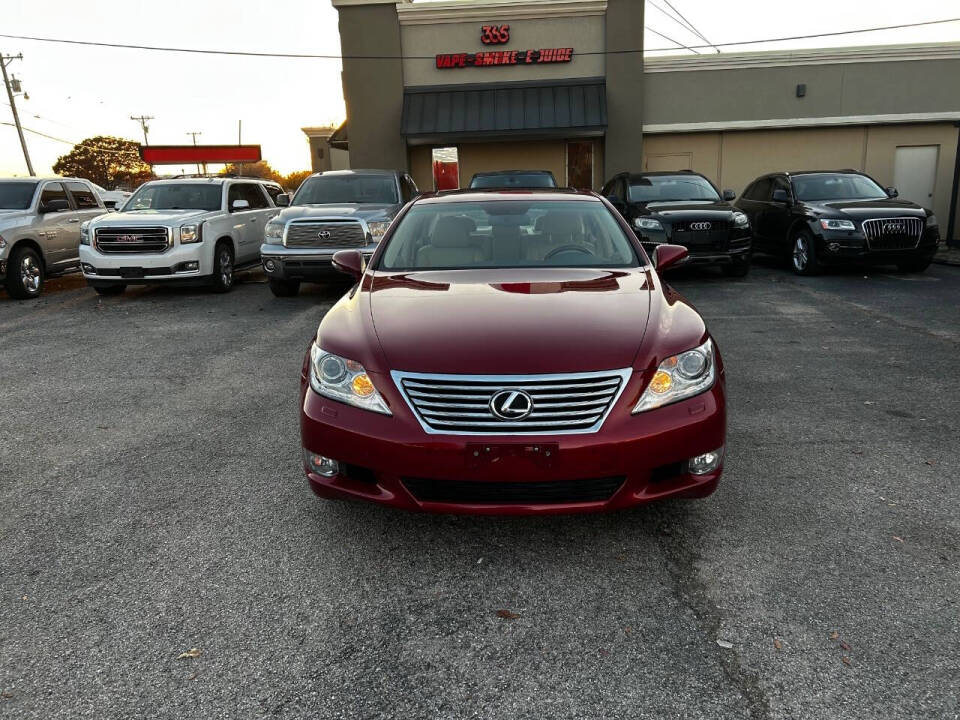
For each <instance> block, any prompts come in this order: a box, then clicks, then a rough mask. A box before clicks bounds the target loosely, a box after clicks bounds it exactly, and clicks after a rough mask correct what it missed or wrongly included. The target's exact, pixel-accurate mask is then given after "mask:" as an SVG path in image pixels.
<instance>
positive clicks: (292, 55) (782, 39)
mask: <svg viewBox="0 0 960 720" xmlns="http://www.w3.org/2000/svg"><path fill="white" fill-rule="evenodd" d="M954 22H960V17H954V18H944V19H942V20H925V21H923V22H915V23H900V24H897V25H884V26H879V27H868V28H858V29H856V30H837V31H834V32H825V33H813V34H811V35H789V36H786V37H777V38H764V39H762V40H738V41H735V42H725V43H707V44H706V45H689V46H686V47H689V48H690V49H691V50H693V49H698V50H703V49H704V48H720V47H732V46H734V45H758V44H762V43H773V42H787V41H790V40H812V39H815V38H824V37H839V36H842V35H858V34H860V33H870V32H882V31H884V30H904V29H907V28H915V27H926V26H930V25H944V24H946V23H954ZM0 37H2V38H11V39H14V40H31V41H34V42H47V43H60V44H63V45H86V46H90V47H107V48H121V49H126V50H154V51H158V52H179V53H192V54H198V55H235V56H241V57H265V58H298V59H310V60H433V59H435V57H436V56H434V55H329V54H314V53H276V52H252V51H243V50H210V49H205V48H181V47H167V46H159V45H127V44H122V43H105V42H93V41H91V40H65V39H63V38H48V37H37V36H32V35H9V34H4V33H0ZM676 49H677V48H666V47H665V48H646V49H642V48H633V49H631V50H596V51H587V52H579V53H577V55H625V54H633V53H639V52H665V51H668V50H676Z"/></svg>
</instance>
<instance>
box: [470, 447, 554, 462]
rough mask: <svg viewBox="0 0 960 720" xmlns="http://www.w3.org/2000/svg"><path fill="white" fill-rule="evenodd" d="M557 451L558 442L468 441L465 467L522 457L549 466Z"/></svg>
mask: <svg viewBox="0 0 960 720" xmlns="http://www.w3.org/2000/svg"><path fill="white" fill-rule="evenodd" d="M559 451H560V445H559V443H468V444H467V467H471V468H477V467H486V466H488V465H493V464H495V463H498V462H501V461H502V460H506V459H508V458H522V459H525V460H529V461H530V462H532V463H533V464H535V465H538V466H539V467H544V468H550V467H553V465H554V463H555V462H556V459H557V455H558V454H559Z"/></svg>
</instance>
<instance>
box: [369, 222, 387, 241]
mask: <svg viewBox="0 0 960 720" xmlns="http://www.w3.org/2000/svg"><path fill="white" fill-rule="evenodd" d="M367 227H368V228H370V237H371V238H373V240H374V242H380V239H381V238H382V237H383V236H384V234H385V233H386V232H387V228H388V227H390V221H389V220H374V221H373V222H368V223H367Z"/></svg>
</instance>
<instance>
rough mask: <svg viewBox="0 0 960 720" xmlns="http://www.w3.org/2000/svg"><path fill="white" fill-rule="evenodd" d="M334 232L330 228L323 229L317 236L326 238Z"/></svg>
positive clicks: (322, 238)
mask: <svg viewBox="0 0 960 720" xmlns="http://www.w3.org/2000/svg"><path fill="white" fill-rule="evenodd" d="M332 234H333V233H331V232H330V231H329V230H321V231H320V232H318V233H317V237H318V238H320V239H321V240H326V239H327V238H329V237H330V236H331V235H332Z"/></svg>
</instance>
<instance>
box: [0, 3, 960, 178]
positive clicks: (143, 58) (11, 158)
mask: <svg viewBox="0 0 960 720" xmlns="http://www.w3.org/2000/svg"><path fill="white" fill-rule="evenodd" d="M637 1H639V0H637ZM671 2H672V3H673V6H674V7H675V8H676V9H677V10H679V11H680V12H682V13H683V14H684V15H685V16H686V18H687V19H688V20H689V21H690V22H692V23H693V24H694V25H695V26H696V27H697V29H698V30H700V32H702V33H703V34H704V35H705V36H706V37H707V38H708V39H709V40H710V41H711V42H716V43H721V42H735V41H745V40H754V39H767V38H774V37H782V36H785V35H806V34H813V33H822V32H835V31H839V30H852V29H859V28H865V27H877V26H885V25H895V24H900V23H909V22H921V21H926V20H939V19H943V18H948V17H960V4H957V3H955V2H945V0H912V2H910V3H909V4H905V3H903V2H901V1H900V0H896V1H894V0H873V1H872V2H870V3H864V2H862V0H803V5H802V11H799V10H796V9H793V8H790V9H789V11H788V8H789V7H790V6H788V5H785V4H783V3H772V2H769V0H727V1H726V2H717V1H716V0H671ZM655 5H657V6H660V7H662V8H664V9H666V10H669V8H668V7H667V5H666V2H665V0H650V1H649V2H648V3H647V9H646V25H647V28H648V31H647V33H646V37H645V38H644V47H645V48H647V49H660V48H666V47H670V46H671V43H670V42H668V41H666V40H664V39H663V38H661V37H658V36H657V35H655V34H654V33H653V32H652V31H654V30H655V31H658V32H660V33H663V34H665V35H668V36H670V37H672V38H674V39H675V40H677V41H679V42H680V43H682V44H694V43H700V40H699V38H697V37H696V36H694V35H693V34H692V33H691V32H690V31H689V30H687V29H685V28H683V27H682V26H681V25H680V24H678V23H677V22H675V21H673V20H671V19H669V18H668V17H667V16H666V15H665V14H663V13H662V12H660V10H658V9H657V7H655ZM865 7H868V8H869V12H864V8H865ZM786 17H789V22H787V21H785V18H786ZM0 33H5V34H13V35H33V36H41V37H52V38H63V39H70V40H90V41H97V42H113V43H125V42H126V43H136V44H143V45H166V46H177V47H190V48H211V49H222V50H244V51H257V52H288V53H296V52H301V53H314V54H334V55H335V54H338V53H339V52H340V37H339V32H338V29H337V12H336V10H334V9H333V7H332V5H331V3H330V0H273V2H263V0H257V1H256V2H254V1H253V0H229V1H227V0H189V1H188V0H164V2H157V1H156V0H150V2H144V1H143V0H90V1H88V2H86V3H78V2H76V1H75V0H69V1H68V0H45V1H44V2H43V3H38V2H37V1H36V0H0ZM958 41H960V22H955V23H949V24H944V25H935V26H929V27H922V28H910V29H901V30H895V31H885V32H873V33H864V34H859V35H847V36H841V37H836V38H821V39H813V40H795V41H789V42H780V43H770V44H763V45H750V46H741V47H737V46H734V47H729V48H727V47H725V48H723V52H738V51H739V52H743V51H757V50H774V49H785V48H801V47H803V48H810V47H837V46H845V45H882V44H890V43H912V42H958ZM680 52H681V53H682V54H690V53H689V51H686V50H682V51H680ZM701 52H709V51H704V50H701ZM0 53H3V54H5V55H9V54H13V55H16V54H19V53H23V56H24V58H23V60H22V61H15V62H14V63H12V64H11V65H10V67H9V69H8V72H10V73H12V74H13V75H15V76H16V77H17V78H19V79H20V80H21V82H22V84H23V89H24V91H26V93H27V94H28V95H29V99H25V98H23V97H18V98H17V99H16V102H17V107H18V109H19V110H20V119H21V122H22V123H23V125H24V126H25V127H26V128H30V129H32V130H36V131H39V132H42V133H45V134H47V135H51V136H54V137H56V138H59V139H61V140H66V141H69V142H58V141H55V140H50V139H47V138H43V137H40V136H38V135H35V134H31V133H27V142H28V147H29V150H30V154H31V158H32V160H33V164H34V168H35V170H36V171H37V173H38V174H41V175H42V174H50V173H51V166H52V165H53V164H54V163H55V162H56V160H57V157H58V156H60V155H62V154H64V153H65V152H68V151H69V150H70V147H71V144H70V143H72V142H78V141H80V140H82V139H84V138H87V137H91V136H94V135H115V136H118V137H124V138H129V139H131V140H137V141H141V140H142V132H141V129H140V125H139V124H138V123H136V122H135V121H133V120H130V116H131V115H152V116H154V119H153V120H152V121H150V122H149V126H150V134H149V140H150V143H151V144H157V145H160V144H165V145H166V144H170V145H173V144H181V143H189V142H192V140H191V138H190V136H189V135H188V134H187V133H188V132H191V131H198V132H200V133H202V134H201V135H200V136H198V137H197V142H198V143H201V144H227V143H235V142H236V141H237V134H238V121H240V120H242V122H243V136H242V139H243V141H244V142H246V143H259V144H260V145H261V146H262V148H263V157H264V159H265V160H267V161H268V162H269V163H270V164H271V165H273V166H274V167H275V168H277V169H278V170H280V171H281V172H284V173H289V172H292V171H294V170H302V169H308V168H309V163H310V155H309V148H308V145H307V140H306V136H305V135H304V134H303V133H302V132H301V130H300V128H302V127H306V126H312V125H328V124H339V123H340V122H341V121H342V120H343V119H344V117H345V110H344V105H343V93H342V87H341V84H340V69H341V66H340V61H339V60H335V59H334V60H320V59H280V58H273V59H267V58H241V57H228V56H209V55H204V56H199V55H193V54H179V53H160V52H152V51H144V50H127V49H108V48H93V47H81V46H72V45H58V44H52V43H41V42H36V41H28V40H12V39H9V38H0ZM653 54H673V53H663V52H659V51H658V52H656V53H653ZM4 122H5V123H9V122H12V116H11V112H10V108H9V107H8V105H7V102H6V97H5V94H4V93H2V92H0V123H4ZM192 169H193V168H192V167H189V168H184V169H183V170H184V171H186V172H191V171H192ZM176 170H177V169H176V168H171V171H176ZM25 174H26V166H25V165H24V162H23V155H22V152H21V150H20V144H19V140H18V138H17V134H16V130H15V129H14V128H13V127H10V126H8V125H2V124H0V176H10V175H25Z"/></svg>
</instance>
